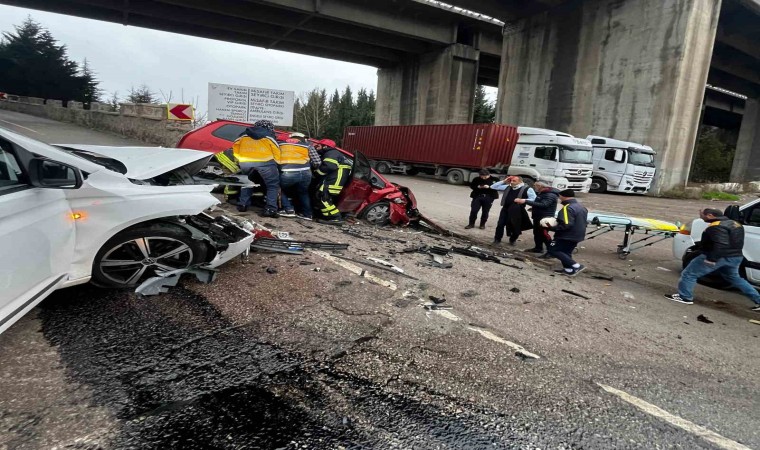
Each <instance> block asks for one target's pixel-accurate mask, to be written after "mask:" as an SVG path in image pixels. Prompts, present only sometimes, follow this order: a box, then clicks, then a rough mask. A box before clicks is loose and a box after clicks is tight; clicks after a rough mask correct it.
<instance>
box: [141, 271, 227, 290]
mask: <svg viewBox="0 0 760 450" xmlns="http://www.w3.org/2000/svg"><path fill="white" fill-rule="evenodd" d="M186 273H189V274H192V275H195V278H197V279H198V281H200V282H201V283H206V284H208V283H211V282H212V281H214V280H215V279H216V275H217V271H216V270H214V269H203V268H200V267H197V266H196V267H188V268H185V269H177V270H171V271H168V272H157V273H156V276H155V277H151V278H148V279H147V280H145V281H143V282H142V284H140V286H138V287H137V289H135V292H136V293H137V294H138V295H142V296H146V297H147V296H150V295H158V294H165V293H167V292H169V288H170V287H174V286H176V285H177V283H179V279H180V277H181V276H182V275H183V274H186Z"/></svg>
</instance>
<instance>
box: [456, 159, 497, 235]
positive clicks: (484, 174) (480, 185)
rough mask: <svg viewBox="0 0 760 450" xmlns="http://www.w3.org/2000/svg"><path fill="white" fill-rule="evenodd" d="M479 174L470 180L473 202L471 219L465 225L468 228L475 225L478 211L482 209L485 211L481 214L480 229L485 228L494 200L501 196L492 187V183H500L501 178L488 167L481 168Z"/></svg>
mask: <svg viewBox="0 0 760 450" xmlns="http://www.w3.org/2000/svg"><path fill="white" fill-rule="evenodd" d="M478 175H479V176H478V177H477V178H474V179H473V180H472V181H471V182H470V189H472V192H470V198H471V199H472V202H470V221H469V222H468V223H467V226H466V227H464V228H465V229H466V230H469V229H470V228H474V227H475V220H476V219H477V218H478V212H479V211H480V210H481V209H482V210H483V213H482V214H481V215H480V229H481V230H483V229H485V227H486V221H487V220H488V212H489V211H491V206H492V205H493V201H494V200H496V199H497V198H499V192H498V191H495V190H493V189H491V185H492V184H494V183H498V182H499V179H498V178H496V177H494V176H491V173H490V172H488V170H486V169H481V170H480V172H478Z"/></svg>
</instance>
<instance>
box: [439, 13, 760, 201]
mask: <svg viewBox="0 0 760 450" xmlns="http://www.w3.org/2000/svg"><path fill="white" fill-rule="evenodd" d="M450 2H451V3H453V4H455V5H457V6H460V7H463V8H470V9H473V10H475V11H479V12H482V13H485V14H488V15H491V16H494V17H497V18H501V19H502V20H504V21H505V22H507V23H506V25H505V27H504V41H503V50H502V59H501V72H500V79H499V97H498V102H497V121H499V122H504V123H518V124H521V125H532V126H541V127H546V128H553V129H558V130H566V131H569V132H570V133H573V134H576V135H582V136H585V135H586V134H587V133H589V132H593V133H594V134H600V135H609V136H615V137H617V138H619V139H625V140H631V141H638V142H646V143H647V144H649V145H651V146H653V147H654V148H656V149H657V150H658V151H659V154H658V158H659V160H660V161H659V165H660V167H661V169H662V170H660V171H659V175H658V188H659V189H670V188H674V187H679V186H683V185H684V184H685V182H686V180H687V179H688V172H689V168H690V162H691V159H692V155H693V151H694V143H695V139H696V134H697V131H698V128H699V124H700V117H702V110H703V108H702V106H703V101H704V99H705V98H708V99H709V96H706V95H705V85H706V84H707V83H709V84H711V85H714V86H719V87H722V88H726V89H729V90H731V91H735V92H738V93H740V94H743V95H746V96H747V97H748V99H747V101H746V107H745V108H746V111H745V112H744V114H743V119H742V124H741V131H740V136H739V142H738V144H737V153H736V158H735V163H734V168H733V171H732V175H731V178H732V181H746V180H758V179H760V111H759V110H760V108H759V107H758V101H759V100H760V0H723V1H722V2H721V1H720V0H566V1H562V0H556V1H549V0H546V1H544V2H540V4H538V3H534V2H510V1H503V0H450ZM519 3H522V4H524V5H527V6H523V8H539V7H540V6H546V5H548V6H549V8H548V9H547V10H545V11H539V12H536V13H533V11H529V12H528V17H525V18H522V19H517V20H515V19H513V14H514V11H515V10H516V8H518V7H519V5H518V4H519Z"/></svg>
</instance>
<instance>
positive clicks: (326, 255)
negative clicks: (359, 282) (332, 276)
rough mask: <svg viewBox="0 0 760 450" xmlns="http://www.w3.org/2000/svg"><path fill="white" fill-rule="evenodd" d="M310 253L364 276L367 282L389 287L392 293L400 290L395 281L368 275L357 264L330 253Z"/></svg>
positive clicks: (314, 251)
mask: <svg viewBox="0 0 760 450" xmlns="http://www.w3.org/2000/svg"><path fill="white" fill-rule="evenodd" d="M310 251H311V252H312V253H314V254H315V255H317V256H319V257H322V258H324V259H326V260H328V261H330V262H332V263H335V264H337V265H339V266H340V267H342V268H344V269H346V270H348V271H349V272H353V273H355V274H357V275H359V276H363V277H364V278H366V279H367V280H369V282H370V283H374V284H379V285H380V286H385V287H387V288H388V289H390V290H392V291H395V290H396V289H398V287H397V286H396V283H394V282H393V281H389V280H384V279H382V278H378V277H376V276H374V275H372V274H370V273H368V272H367V271H366V270H364V269H362V268H361V267H359V266H357V265H356V264H352V263H350V262H348V261H346V260H345V259H340V258H336V257H334V256H332V255H330V254H329V253H325V252H322V251H319V250H310Z"/></svg>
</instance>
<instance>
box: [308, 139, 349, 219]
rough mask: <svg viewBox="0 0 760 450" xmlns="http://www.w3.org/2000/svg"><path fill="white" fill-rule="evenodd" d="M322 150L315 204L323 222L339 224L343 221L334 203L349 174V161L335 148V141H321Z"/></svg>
mask: <svg viewBox="0 0 760 450" xmlns="http://www.w3.org/2000/svg"><path fill="white" fill-rule="evenodd" d="M319 143H320V144H321V147H322V149H321V150H320V156H321V157H322V164H321V165H320V166H319V168H318V169H317V177H319V178H318V180H319V182H318V183H317V192H316V198H317V204H318V205H319V212H320V213H321V215H322V218H323V221H324V222H328V223H340V222H342V221H343V219H342V217H341V215H340V211H338V207H337V206H335V203H336V202H337V200H338V197H339V196H340V192H341V191H342V190H343V187H344V186H345V185H346V184H347V183H348V180H349V176H350V174H351V164H350V160H349V159H348V158H347V157H346V155H344V154H343V153H342V152H340V151H339V150H337V149H336V148H335V141H333V140H331V139H323V140H321V141H320V142H319Z"/></svg>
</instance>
